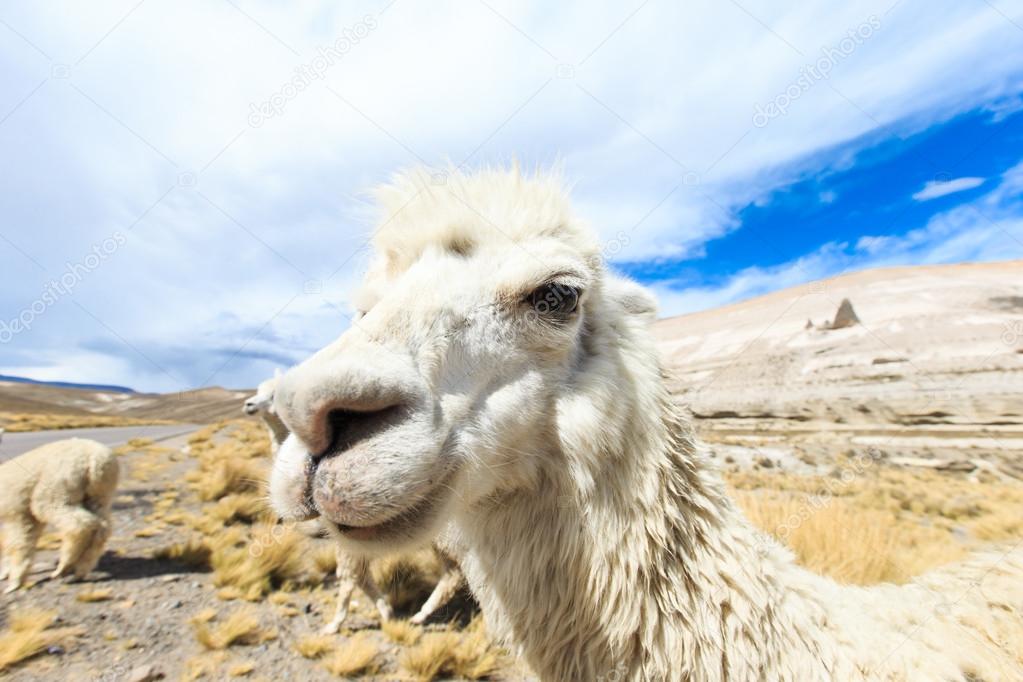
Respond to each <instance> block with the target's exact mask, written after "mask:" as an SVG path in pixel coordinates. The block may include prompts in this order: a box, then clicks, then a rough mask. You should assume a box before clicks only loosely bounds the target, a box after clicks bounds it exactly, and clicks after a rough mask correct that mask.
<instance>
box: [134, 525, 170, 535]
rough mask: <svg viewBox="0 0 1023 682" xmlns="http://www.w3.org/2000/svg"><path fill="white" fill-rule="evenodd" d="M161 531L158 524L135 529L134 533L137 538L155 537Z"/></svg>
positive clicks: (161, 528)
mask: <svg viewBox="0 0 1023 682" xmlns="http://www.w3.org/2000/svg"><path fill="white" fill-rule="evenodd" d="M161 533H163V527H162V526H159V525H152V526H146V527H145V528H140V529H138V530H137V531H135V533H134V535H135V537H137V538H155V537H156V536H157V535H160V534H161Z"/></svg>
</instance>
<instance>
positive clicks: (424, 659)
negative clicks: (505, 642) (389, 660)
mask: <svg viewBox="0 0 1023 682" xmlns="http://www.w3.org/2000/svg"><path fill="white" fill-rule="evenodd" d="M399 662H400V664H401V667H402V668H403V669H404V670H405V671H406V672H408V673H409V674H410V675H411V676H412V677H413V678H414V679H416V680H420V681H422V682H429V681H430V680H436V679H440V678H443V679H447V678H450V677H456V678H464V679H469V680H482V679H486V678H488V677H490V676H491V675H493V674H494V673H496V672H497V671H498V670H499V669H500V668H501V667H502V666H503V665H505V663H506V661H505V654H504V652H503V651H502V650H501V649H499V648H497V647H495V646H494V645H493V644H491V643H490V640H489V639H488V638H487V635H486V632H485V631H484V629H483V623H482V621H481V620H480V619H479V618H477V619H476V620H474V621H473V622H472V623H470V624H469V627H467V628H466V629H465V630H464V631H463V632H456V631H454V630H445V631H442V632H428V633H426V634H425V635H423V637H422V639H421V640H420V642H419V644H417V645H416V646H415V647H413V648H411V649H409V650H408V651H406V652H405V653H404V654H403V655H402V656H401V658H400V659H399Z"/></svg>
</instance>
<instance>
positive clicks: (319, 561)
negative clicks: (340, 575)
mask: <svg viewBox="0 0 1023 682" xmlns="http://www.w3.org/2000/svg"><path fill="white" fill-rule="evenodd" d="M312 562H313V566H314V567H316V570H317V571H318V572H319V573H321V574H323V575H327V574H333V573H334V572H335V571H336V570H337V548H335V547H334V546H333V543H331V544H326V545H320V546H318V547H317V548H316V549H315V550H313V553H312Z"/></svg>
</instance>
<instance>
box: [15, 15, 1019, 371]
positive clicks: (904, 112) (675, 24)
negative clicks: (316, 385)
mask: <svg viewBox="0 0 1023 682" xmlns="http://www.w3.org/2000/svg"><path fill="white" fill-rule="evenodd" d="M233 4H234V5H237V7H238V8H240V9H241V10H243V11H239V9H237V8H236V7H234V6H232V5H233ZM891 5H892V3H891V0H871V1H869V2H864V3H839V2H832V3H822V4H817V5H809V6H801V7H800V8H798V9H795V8H784V7H782V6H780V5H778V4H777V3H770V2H767V1H766V0H758V1H752V0H751V1H750V2H745V3H744V4H743V6H744V7H745V8H746V10H748V12H749V13H750V14H753V15H754V16H755V17H756V18H757V19H759V21H757V20H755V19H753V18H751V17H750V16H749V14H747V13H746V12H744V11H741V10H739V9H738V8H737V7H736V6H734V5H733V4H730V3H700V4H697V5H691V4H690V5H686V6H682V5H672V4H671V3H661V4H658V3H649V4H647V5H643V6H642V7H641V8H640V9H639V10H638V11H637V12H635V14H634V15H632V16H631V18H628V17H630V13H631V12H632V11H633V10H632V9H630V8H623V7H622V6H621V5H620V4H618V3H610V2H606V3H602V4H593V3H583V2H573V3H558V4H557V5H556V6H553V7H552V6H551V5H549V4H540V3H532V4H522V3H513V2H511V1H510V0H500V1H493V2H490V3H487V4H484V3H469V4H468V5H467V4H465V3H456V2H453V0H452V1H448V2H440V3H430V5H429V6H428V7H427V6H425V5H421V4H419V3H414V2H408V1H407V0H397V2H395V3H393V4H388V2H387V0H380V1H379V2H356V3H345V4H343V5H338V4H335V3H327V2H323V1H321V0H303V1H302V2H298V3H287V4H281V3H273V2H269V0H252V1H248V2H239V3H212V4H211V3H208V2H202V1H200V0H185V1H183V2H178V3H174V4H173V5H169V4H163V3H142V4H138V3H137V2H134V1H133V0H105V1H97V2H93V3H89V4H88V6H87V7H86V6H84V5H82V4H81V3H76V2H73V1H72V0H64V1H63V2H58V3H56V4H54V3H47V4H46V5H45V6H43V5H41V4H39V3H33V2H22V3H8V5H5V10H4V17H3V18H4V21H5V22H6V23H7V24H9V25H10V27H12V28H14V29H15V30H16V31H17V32H18V34H20V36H22V37H19V36H18V35H15V34H14V33H11V32H10V31H9V30H8V29H7V28H6V27H4V26H0V33H5V38H4V40H3V41H2V42H0V118H3V117H5V116H6V119H5V120H3V122H2V123H0V146H2V147H3V149H4V156H5V162H6V165H7V168H8V169H11V172H8V173H6V174H5V182H4V183H3V186H2V187H0V215H2V216H3V218H4V220H3V224H2V226H0V233H2V234H3V235H4V237H5V238H7V239H9V240H10V242H11V243H12V244H14V245H15V246H17V248H18V249H20V250H21V251H23V252H24V253H25V254H27V255H28V256H30V257H31V258H33V259H35V260H36V261H38V262H39V263H41V264H42V265H43V266H44V270H40V269H39V267H37V266H36V265H35V264H33V263H32V262H31V261H30V260H29V259H28V258H26V257H24V256H22V255H20V254H19V253H18V251H16V250H15V249H14V247H12V246H10V245H9V244H8V243H6V242H3V241H2V240H0V254H2V256H0V257H2V258H3V259H4V267H5V280H4V287H0V303H2V305H3V310H11V311H17V310H19V309H20V308H22V307H23V306H24V305H26V304H27V303H28V302H30V301H32V300H33V299H35V298H36V297H37V296H38V295H39V291H40V290H41V288H42V287H43V285H44V282H45V280H46V278H47V277H51V276H53V274H54V273H59V271H60V269H61V268H62V267H63V264H64V263H65V261H67V260H75V259H78V258H80V257H81V255H82V254H83V253H86V252H87V251H88V249H89V247H90V245H91V244H93V243H95V242H96V241H97V240H102V239H103V238H104V237H106V236H107V235H109V234H111V233H112V232H113V231H114V230H125V231H127V230H128V226H130V225H132V224H134V227H132V229H131V230H130V234H129V237H130V238H129V243H128V245H126V246H125V247H124V252H123V253H119V254H118V257H117V258H114V259H111V261H110V263H109V264H106V265H104V266H103V267H102V268H100V269H99V270H98V271H97V272H95V273H93V274H92V275H90V277H89V278H88V280H87V281H85V282H83V285H82V287H81V288H80V289H79V290H77V291H76V294H75V300H74V301H64V302H62V303H61V304H59V305H57V306H54V307H53V309H52V310H50V311H48V312H47V314H46V316H45V318H44V319H42V320H40V324H39V325H38V326H37V327H35V328H33V330H32V332H31V333H30V334H25V335H21V336H19V337H18V338H17V339H15V340H14V341H12V342H11V343H10V344H7V345H5V346H0V365H3V366H5V367H7V368H8V369H9V370H10V371H15V370H16V368H17V366H19V365H20V366H24V367H30V368H33V371H35V369H38V368H40V366H43V365H44V366H45V367H49V368H50V369H49V370H46V374H47V376H50V375H54V376H56V375H61V374H62V373H63V374H64V375H66V376H71V375H74V376H76V377H80V378H89V379H90V380H93V381H102V382H104V383H109V382H113V383H125V384H129V385H135V386H139V387H141V388H149V389H160V390H167V389H177V388H181V386H180V385H179V384H180V383H181V382H203V381H206V380H207V378H209V380H210V381H212V382H216V383H223V384H228V385H243V384H249V385H251V384H253V383H254V382H255V381H256V380H257V379H258V378H259V373H261V372H265V371H268V370H269V369H270V368H271V364H272V363H273V362H274V361H273V360H270V359H266V360H256V359H252V360H248V359H244V358H242V359H239V358H235V359H231V358H230V355H228V357H227V358H223V357H222V351H223V349H225V348H233V349H239V348H242V349H243V350H244V351H245V352H248V351H250V350H252V348H253V346H257V347H259V348H260V349H261V350H260V352H262V351H269V350H271V348H272V347H273V346H275V344H276V345H277V346H279V347H280V348H281V349H282V350H283V351H284V354H285V355H287V356H289V357H294V358H296V359H298V358H300V357H302V355H303V354H305V353H307V352H308V351H309V350H310V349H312V348H314V347H316V345H317V344H319V343H321V342H322V341H323V340H325V339H326V338H330V336H332V335H335V334H336V333H337V332H338V331H340V329H342V328H343V327H344V326H345V324H346V322H345V320H344V318H343V317H342V315H341V313H340V312H339V311H338V310H337V309H336V308H335V306H341V307H343V306H344V300H345V298H346V296H347V292H348V291H349V289H350V286H351V283H352V282H353V281H355V280H356V279H357V277H358V274H359V268H360V267H361V263H362V260H363V256H364V254H361V253H357V252H358V249H359V248H360V247H361V246H362V244H363V243H364V237H365V234H366V232H367V229H368V227H369V225H368V222H367V212H366V207H365V204H364V203H363V200H362V195H361V194H360V192H361V191H362V190H364V189H365V188H366V187H367V186H369V185H372V184H374V183H376V182H379V181H380V180H382V179H384V178H385V177H386V176H387V174H388V173H390V172H391V171H393V170H394V169H396V168H398V167H402V166H407V165H409V164H414V163H418V162H419V160H420V159H422V160H425V161H426V162H428V163H444V162H445V161H446V160H448V159H451V160H453V161H454V162H455V163H458V162H461V161H462V160H463V159H469V160H470V162H471V163H485V162H501V161H504V160H507V159H509V158H511V157H512V156H517V157H519V158H520V159H522V161H523V162H524V163H526V164H532V163H542V164H548V163H551V162H553V161H555V160H557V159H561V160H562V161H563V163H564V166H565V174H566V176H567V177H569V178H571V179H573V180H574V181H575V183H576V184H575V196H576V197H577V199H578V203H579V206H580V210H581V212H582V213H583V214H584V217H586V218H587V219H588V220H589V221H590V222H591V223H592V224H594V225H595V226H596V227H597V228H598V229H599V230H600V231H601V233H602V234H603V236H604V237H606V238H610V237H613V236H614V235H615V234H616V233H618V232H620V231H626V232H628V233H629V235H630V239H629V246H628V248H627V249H626V251H625V252H623V253H622V254H621V257H622V258H625V259H632V260H642V259H646V258H652V257H657V256H664V255H665V254H672V255H675V256H680V255H687V256H694V255H697V256H698V255H699V254H701V253H702V251H703V247H704V245H705V244H706V242H707V241H708V240H710V239H713V238H716V237H719V236H721V235H723V234H726V233H727V232H729V231H731V230H733V229H735V228H736V227H737V225H738V220H737V219H736V216H735V211H736V209H738V208H740V207H742V206H745V205H746V204H748V203H749V202H751V201H755V200H757V199H758V198H762V197H764V196H767V195H769V194H770V193H771V192H772V191H774V190H776V189H778V188H779V187H782V186H784V185H786V184H788V183H790V182H792V181H793V180H794V179H797V178H799V177H801V176H803V175H805V174H809V173H814V172H818V171H820V170H821V169H822V168H821V167H822V165H827V164H838V163H839V162H840V160H836V159H834V158H832V155H833V152H832V151H831V150H832V149H833V148H834V147H835V146H836V145H846V144H848V143H850V142H851V141H852V140H856V139H859V138H860V136H862V135H865V134H876V133H877V132H878V131H879V130H881V129H882V126H896V127H897V129H898V131H899V132H900V133H905V132H908V131H910V130H916V129H922V128H924V127H926V126H927V125H929V124H931V123H933V122H935V121H939V120H944V119H947V118H949V117H951V116H953V115H954V114H956V113H957V112H961V111H965V110H968V109H971V108H975V107H977V106H981V105H984V104H987V103H990V102H992V101H996V100H999V101H1000V100H1005V101H1008V100H1007V98H1009V97H1012V96H1015V94H1016V93H1017V92H1018V90H1019V83H1018V74H1019V73H1021V72H1023V51H1020V50H1006V49H1005V45H1006V44H1011V43H1012V41H1014V40H1018V38H1017V34H1016V29H1015V27H1013V26H1012V25H1011V24H1009V23H1008V22H1006V21H1004V19H1002V18H1001V17H1000V16H998V15H997V14H996V13H994V12H991V11H990V10H989V8H986V7H984V6H983V5H979V4H971V3H960V4H955V5H953V6H950V7H946V8H944V9H943V10H942V11H941V12H934V11H933V10H932V9H930V8H928V7H925V6H922V5H914V4H912V3H900V4H898V5H897V6H896V7H895V8H894V9H892V10H891V11H890V12H889V11H888V10H889V9H890V8H891ZM385 7H386V10H385V9H384V8H385ZM491 8H493V9H491ZM243 12H244V13H243ZM246 15H247V16H246ZM872 15H873V16H875V17H876V18H877V22H876V23H877V24H878V25H879V28H877V29H876V30H873V31H872V33H871V35H870V37H869V38H868V39H865V40H862V41H861V43H860V44H858V45H856V47H855V49H854V50H852V51H851V52H850V53H849V54H848V55H847V56H844V57H843V58H842V59H841V60H837V61H836V63H835V65H834V68H833V69H832V70H831V72H830V74H829V76H828V77H827V78H826V79H822V80H819V81H815V82H814V83H813V84H812V86H811V87H810V88H809V89H808V90H806V91H805V92H801V94H800V96H799V97H798V99H796V100H794V101H792V102H791V105H790V106H788V107H787V109H786V112H787V113H785V114H784V115H781V116H777V117H775V118H773V119H772V120H770V122H769V123H768V124H767V125H765V126H762V127H756V126H754V124H753V117H754V114H755V112H756V110H757V109H756V107H757V106H758V105H762V104H764V103H767V102H771V101H773V100H774V99H775V98H777V97H778V96H779V95H780V94H782V93H785V92H786V91H787V89H788V88H789V87H790V86H791V85H792V84H793V83H795V82H796V81H797V79H799V78H800V75H801V70H802V69H804V67H806V66H807V65H808V64H813V63H815V62H816V61H817V60H819V59H820V58H821V57H822V55H824V54H825V52H826V51H827V50H829V49H835V48H836V47H838V46H840V45H841V44H842V41H843V40H844V39H845V38H846V36H847V32H848V31H849V30H855V29H856V28H857V27H859V26H861V25H863V24H864V22H869V21H872V20H871V19H870V17H871V16H872ZM366 16H372V17H373V20H374V23H375V27H373V28H372V29H371V30H370V31H369V32H368V33H367V34H365V35H364V37H360V38H359V40H358V42H357V44H352V45H350V49H348V50H347V51H346V52H345V53H344V54H343V56H342V57H341V58H340V59H338V60H336V63H334V64H333V65H332V66H330V67H329V68H327V69H325V70H323V71H322V75H323V77H322V78H319V79H313V80H312V81H311V85H309V86H308V87H306V88H304V89H303V90H301V91H300V92H296V93H294V96H293V97H290V96H289V97H288V98H287V99H286V101H285V102H284V103H283V108H282V109H281V110H280V113H279V115H275V116H272V117H270V118H269V119H267V120H265V121H262V122H261V125H259V126H258V127H252V126H250V125H249V115H250V113H251V106H252V105H253V103H256V104H258V103H261V102H264V101H266V100H268V99H270V98H271V97H272V96H274V95H275V94H286V90H285V86H286V84H288V83H289V82H291V81H292V80H293V79H294V78H295V77H296V69H301V68H303V67H310V66H313V67H314V66H315V60H316V59H317V57H318V56H319V55H321V53H320V52H319V50H320V48H325V47H328V46H331V45H335V44H336V43H337V40H338V39H339V38H343V37H345V36H346V35H348V33H347V32H348V31H350V30H353V27H355V26H357V25H358V24H359V23H360V22H364V21H365V17H366ZM627 18H628V19H627ZM626 19H627V20H626ZM623 20H624V24H623V23H622V22H623ZM764 24H766V25H767V26H770V27H771V30H770V31H768V30H766V29H765V28H764ZM854 152H855V150H849V152H848V154H847V156H846V159H848V158H852V155H853V153H854ZM193 179H195V180H197V183H195V184H193V182H192V180H193ZM136 221H138V222H137V223H136ZM353 254H355V255H354V257H353ZM122 256H123V257H122ZM336 270H337V272H336V274H334V273H335V271H336ZM309 281H313V282H316V281H320V282H322V286H323V293H322V294H315V293H313V294H308V293H303V292H304V291H305V290H306V289H307V288H308V287H307V283H308V282H309ZM751 281H752V280H751ZM746 286H747V288H749V287H750V286H752V285H746ZM313 288H315V287H313ZM750 290H752V289H750ZM74 303H78V304H79V305H80V306H82V307H83V308H87V309H88V311H89V313H91V314H92V316H94V317H91V316H90V315H88V314H86V313H85V312H83V311H82V309H81V308H79V307H78V306H76V305H74ZM282 309H283V310H282ZM94 318H95V319H94ZM97 345H102V346H103V347H104V348H105V349H106V350H105V351H104V352H105V353H106V354H107V355H109V356H111V357H116V358H118V362H116V363H110V364H104V363H91V362H90V363H87V364H85V365H82V366H72V360H71V359H70V358H71V354H70V351H68V352H64V351H65V350H66V349H68V348H71V347H74V348H78V349H81V348H93V347H97ZM189 353H191V355H189ZM264 354H265V353H264ZM62 357H67V358H69V359H68V360H66V361H62V360H61V358H62ZM150 360H152V362H151V361H150ZM154 362H155V363H156V364H158V365H161V366H166V368H167V369H168V370H170V371H169V372H159V371H156V370H154V368H153V364H154ZM90 368H91V369H90ZM218 368H219V369H218ZM40 371H42V370H40ZM90 371H91V372H94V373H95V374H96V376H91V377H84V376H82V375H84V374H88V373H89V372H90ZM111 373H113V374H114V376H110V375H109V374H111ZM168 374H172V375H174V376H177V377H181V379H180V380H177V379H175V380H172V379H170V378H168Z"/></svg>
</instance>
